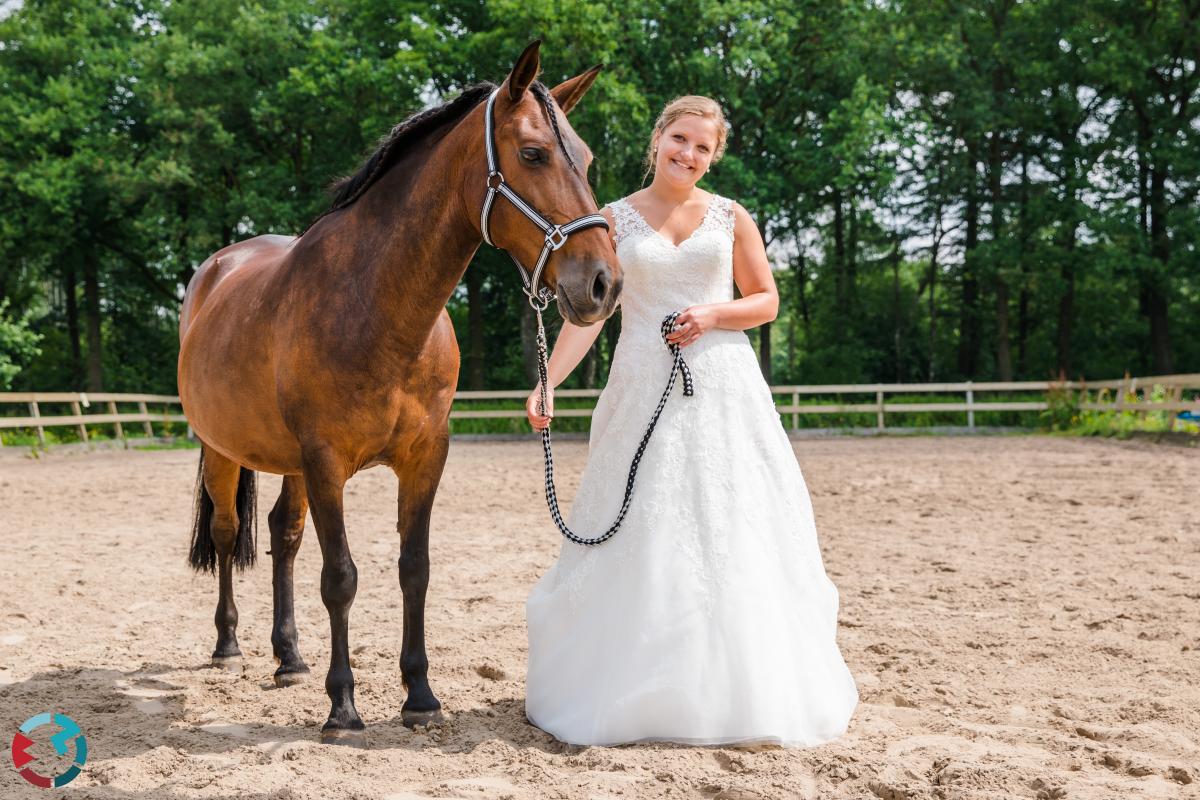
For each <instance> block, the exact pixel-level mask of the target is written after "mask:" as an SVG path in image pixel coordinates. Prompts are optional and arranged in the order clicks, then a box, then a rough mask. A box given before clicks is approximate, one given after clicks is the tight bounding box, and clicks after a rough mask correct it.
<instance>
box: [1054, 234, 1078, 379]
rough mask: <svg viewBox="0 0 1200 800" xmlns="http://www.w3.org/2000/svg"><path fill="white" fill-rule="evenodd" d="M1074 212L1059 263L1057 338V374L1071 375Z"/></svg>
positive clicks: (1073, 294) (1073, 300)
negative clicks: (1059, 294)
mask: <svg viewBox="0 0 1200 800" xmlns="http://www.w3.org/2000/svg"><path fill="white" fill-rule="evenodd" d="M1074 217H1075V214H1074V212H1073V211H1072V213H1071V214H1070V219H1069V221H1068V224H1067V227H1066V229H1065V230H1064V231H1063V244H1062V250H1063V254H1062V258H1061V259H1060V261H1059V264H1060V266H1059V280H1060V281H1062V286H1063V289H1062V295H1061V296H1060V297H1059V298H1058V332H1057V336H1056V337H1055V351H1056V354H1055V356H1056V357H1055V374H1057V375H1061V376H1070V374H1071V330H1072V327H1073V324H1074V321H1075V242H1076V239H1077V231H1078V226H1077V225H1076V223H1075V219H1074Z"/></svg>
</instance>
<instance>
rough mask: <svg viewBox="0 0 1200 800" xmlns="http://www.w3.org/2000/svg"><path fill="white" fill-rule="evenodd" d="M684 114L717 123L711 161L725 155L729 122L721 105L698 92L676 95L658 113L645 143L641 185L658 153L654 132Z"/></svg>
mask: <svg viewBox="0 0 1200 800" xmlns="http://www.w3.org/2000/svg"><path fill="white" fill-rule="evenodd" d="M684 114H695V115H696V116H698V117H703V118H704V119H711V120H712V121H713V122H715V123H717V149H716V150H715V151H714V152H713V157H712V163H713V164H715V163H717V162H718V161H720V160H721V156H723V155H725V144H726V139H727V138H728V135H729V131H728V128H729V123H728V122H726V121H725V112H723V111H722V110H721V105H720V104H719V103H718V102H717V101H716V100H713V99H712V98H711V97H705V96H704V95H699V94H685V95H683V96H682V97H676V98H675V99H674V100H672V101H671V102H669V103H667V105H666V106H665V107H664V108H663V110H662V113H660V114H659V115H658V120H657V121H656V122H655V123H654V131H653V133H651V134H650V143H649V144H648V145H646V157H645V159H644V164H645V167H646V173H645V174H644V175H642V184H643V185H645V183H646V178H647V177H649V175H650V173H651V172H652V171H653V170H654V159H655V156H657V155H658V151H657V148H656V147H655V146H654V136H655V134H661V133H662V132H663V131H664V130H666V129H667V127H668V126H669V125H670V124H671V123H672V122H674V121H675V120H677V119H679V118H680V117H682V116H683V115H684Z"/></svg>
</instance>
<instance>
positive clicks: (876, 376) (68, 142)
mask: <svg viewBox="0 0 1200 800" xmlns="http://www.w3.org/2000/svg"><path fill="white" fill-rule="evenodd" d="M1198 30H1200V10H1197V9H1196V8H1195V6H1194V4H1185V3H1155V4H1149V5H1147V4H1145V3H1143V2H1140V0H1046V2H1040V3H1012V2H994V0H965V1H964V2H949V0H932V1H931V2H911V0H910V1H908V2H905V1H898V2H891V3H870V2H862V1H861V0H787V2H784V0H736V1H735V2H728V1H727V0H724V1H723V0H666V2H662V1H659V2H648V1H647V0H628V1H627V2H623V3H621V4H619V5H617V4H614V3H611V2H607V0H578V2H572V3H568V4H563V3H557V2H551V0H527V1H524V2H516V0H492V1H491V2H486V3H480V2H477V1H476V0H470V1H468V0H439V1H437V2H432V3H425V2H421V3H417V2H412V1H411V0H390V1H389V2H386V3H385V2H383V1H382V0H355V2H349V1H348V0H263V2H259V3H254V4H244V3H239V2H236V1H235V0H196V2H188V3H178V2H167V0H42V1H41V2H26V3H24V4H20V5H19V6H17V7H15V8H13V9H12V10H11V11H10V13H9V14H8V16H7V17H5V18H3V19H0V87H2V88H3V91H0V128H2V129H3V130H4V132H5V135H4V136H3V137H0V302H7V307H8V309H9V311H8V312H7V313H8V318H9V319H10V320H11V321H10V322H9V323H8V324H9V325H16V326H17V327H18V328H19V329H20V330H22V331H28V332H30V335H32V336H34V337H36V342H34V343H35V344H36V345H37V347H38V348H39V349H40V354H37V355H36V357H34V356H35V354H34V353H33V352H32V351H30V350H27V349H26V350H22V351H20V354H19V355H18V351H17V350H16V349H15V346H12V347H13V348H14V349H12V350H11V351H10V350H8V349H5V350H4V351H0V358H4V357H6V356H4V355H3V353H10V355H8V356H7V358H8V362H7V363H8V364H9V365H10V366H8V367H7V368H4V369H3V371H0V380H2V381H3V382H4V383H5V384H8V383H11V385H12V386H13V387H14V388H17V389H37V390H42V391H51V390H80V389H87V390H99V389H101V388H103V389H106V390H110V391H139V392H147V391H149V392H164V393H173V392H174V390H175V386H174V382H175V369H174V363H175V359H176V353H177V333H176V329H177V319H178V305H179V300H180V298H181V296H182V292H183V289H184V287H185V286H186V284H187V282H188V280H189V279H190V277H191V275H192V274H193V272H194V270H195V269H196V267H197V266H199V264H200V263H201V262H202V261H203V260H204V259H205V258H207V257H208V256H209V255H211V254H212V253H213V252H214V251H216V250H218V249H219V248H221V247H223V246H225V245H227V244H230V243H232V242H235V241H238V240H240V239H244V238H247V237H250V236H254V235H257V234H261V233H266V232H271V233H281V234H295V233H297V232H299V231H300V230H302V229H303V228H304V226H305V225H306V223H307V222H308V221H309V220H310V219H311V218H312V217H313V216H314V215H315V214H317V213H319V211H320V210H321V209H322V208H323V207H324V206H325V204H326V202H327V196H326V194H325V187H326V186H327V185H328V183H329V182H330V181H331V180H332V179H333V178H335V177H337V176H338V175H342V174H345V173H347V172H348V171H350V170H352V169H353V168H354V167H355V166H356V165H357V164H358V163H359V162H360V161H361V160H362V158H363V157H364V156H365V155H366V154H367V153H368V152H369V151H370V150H371V148H372V146H373V144H374V143H375V142H376V141H377V140H378V139H379V137H381V136H383V135H385V134H386V133H387V132H388V131H389V129H390V128H391V126H392V125H393V124H395V123H396V122H398V121H399V120H401V119H403V118H404V117H406V116H407V115H408V114H410V113H412V112H415V111H417V110H419V109H420V108H422V107H423V106H425V105H427V104H429V103H433V102H438V101H439V100H441V99H448V98H449V97H451V96H452V95H454V94H455V93H456V92H457V91H458V90H460V89H461V88H462V87H463V86H465V85H467V84H469V83H472V82H475V81H478V80H493V81H499V80H501V79H502V78H503V77H504V75H505V74H506V72H507V70H508V69H509V68H510V67H511V65H512V62H513V60H514V59H515V57H516V55H517V54H518V53H519V52H520V51H521V49H522V48H523V47H524V46H525V45H526V44H527V43H528V42H529V41H530V40H531V39H533V38H535V37H539V38H541V39H542V40H543V43H544V44H543V48H542V53H543V61H542V63H543V69H544V72H543V74H542V76H541V78H542V80H543V82H545V83H547V84H548V85H554V84H556V83H557V82H559V81H561V80H564V79H566V78H568V77H571V76H573V75H575V74H578V73H579V72H581V71H583V70H584V69H586V68H588V67H590V66H592V65H593V64H596V63H603V64H605V69H604V71H603V72H602V73H601V75H600V77H599V79H598V80H597V81H596V84H595V85H594V87H593V88H592V90H591V91H590V92H589V94H588V96H587V97H586V98H585V99H584V101H583V102H582V103H581V104H580V106H579V107H578V108H577V109H576V110H575V111H573V112H572V114H571V120H570V121H571V124H572V126H573V127H575V129H576V130H577V131H578V133H579V134H580V135H581V136H582V137H583V138H584V139H585V140H586V141H587V142H588V143H589V145H590V147H591V149H592V151H593V152H594V154H595V156H596V158H595V161H594V163H593V165H592V168H591V170H590V173H589V176H588V178H589V181H590V183H591V184H592V186H593V187H594V190H595V194H596V197H597V198H598V200H599V201H600V202H601V203H605V202H608V201H610V200H611V199H614V198H616V197H620V196H623V195H626V194H629V193H631V192H633V191H635V190H636V189H637V188H638V187H639V186H640V185H641V184H642V181H643V168H642V164H641V159H642V154H643V152H644V150H645V146H646V143H647V140H648V138H649V135H650V130H651V126H652V124H653V122H654V119H655V117H656V115H657V113H658V111H659V109H660V108H661V107H662V106H663V104H664V103H666V102H667V101H669V100H670V99H672V98H673V97H675V96H678V95H680V94H687V93H695V94H707V95H710V96H712V97H714V98H716V99H717V100H718V101H719V102H720V103H721V105H722V107H723V108H724V109H725V110H726V112H727V115H728V118H729V122H730V140H729V148H728V152H727V154H726V156H725V158H724V160H723V161H722V162H721V163H720V164H718V165H716V167H715V168H714V169H713V170H712V172H711V173H710V174H709V176H708V177H707V178H706V179H705V181H704V182H703V188H705V189H708V190H713V191H717V192H720V193H722V194H725V195H727V196H730V197H733V198H734V199H736V200H738V201H739V202H740V203H741V204H742V205H743V206H744V207H745V208H746V209H747V210H748V211H749V212H750V213H751V214H752V215H753V216H754V218H755V220H756V221H757V222H758V224H759V227H760V230H761V231H762V233H763V236H764V239H765V241H766V242H767V245H768V252H769V255H770V257H771V261H772V264H773V266H774V269H775V272H774V275H775V281H776V284H777V287H778V290H779V293H780V298H781V304H780V314H779V317H778V318H777V319H776V320H775V321H774V322H773V323H771V324H770V326H769V328H768V329H767V330H766V332H765V334H763V335H762V336H761V339H760V336H759V332H758V331H751V332H750V333H751V334H752V341H755V345H756V347H759V348H761V347H762V345H763V342H764V341H765V342H767V343H769V344H770V346H771V357H770V359H769V361H770V375H769V379H770V380H771V382H773V383H789V382H795V383H826V382H837V383H843V382H865V383H874V382H880V381H883V382H917V381H941V380H966V379H974V380H979V379H987V378H997V379H1032V380H1040V379H1046V378H1047V377H1048V376H1057V375H1059V374H1065V375H1068V376H1081V375H1087V376H1089V377H1105V378H1106V377H1112V376H1114V375H1120V374H1123V373H1124V372H1126V371H1129V372H1131V373H1135V374H1138V373H1141V374H1149V373H1159V374H1162V373H1165V372H1170V371H1177V372H1186V371H1196V370H1197V369H1200V366H1198V365H1200V266H1198V262H1197V259H1196V252H1197V245H1198V243H1200V203H1197V202H1196V200H1197V196H1198V192H1200V155H1198V154H1200V141H1198V139H1200V119H1198V118H1197V113H1198V111H1197V110H1198V109H1200V96H1197V95H1198V94H1200V70H1198V69H1197V67H1196V64H1195V63H1194V59H1193V60H1191V61H1189V60H1187V59H1181V58H1180V57H1179V53H1191V52H1194V50H1195V47H1196V42H1197V40H1198V39H1200V34H1198V33H1197V31H1198ZM466 283H467V284H469V286H468V285H464V286H463V287H460V290H459V291H458V292H457V293H456V294H455V295H454V297H452V298H451V300H450V302H449V304H448V307H449V311H450V314H451V318H452V319H453V321H454V325H455V328H456V331H457V333H458V338H459V342H460V344H461V346H462V349H463V357H464V371H463V378H462V381H463V386H464V388H467V386H470V387H471V388H521V387H527V386H529V385H530V384H531V383H532V379H531V376H532V364H531V360H530V359H531V353H532V348H531V347H530V341H531V336H532V333H531V327H530V324H529V309H528V307H527V305H526V304H525V303H524V300H523V298H522V295H521V293H520V291H519V285H518V278H517V276H516V274H515V270H514V268H513V267H512V265H511V263H510V262H509V261H508V258H507V257H506V256H504V254H502V253H498V252H496V251H494V250H492V249H491V248H487V247H484V248H482V249H481V250H480V251H479V254H478V255H477V256H476V258H475V260H474V261H473V263H472V265H471V267H470V268H469V270H468V278H467V282H466ZM469 296H470V297H474V298H475V303H476V304H477V305H476V306H475V308H474V311H475V313H474V314H472V313H471V311H472V309H471V308H470V304H469V301H468V297H469ZM479 320H481V321H479ZM547 320H548V324H549V326H550V330H549V334H550V337H551V340H552V341H553V337H554V335H555V333H556V331H557V328H558V325H559V324H560V322H559V321H558V320H557V315H556V314H553V313H552V314H550V315H548V317H547ZM607 325H608V327H609V329H608V330H607V331H605V335H602V336H601V337H600V338H599V339H598V340H597V341H598V343H597V346H596V348H595V350H594V352H593V354H592V357H591V359H590V360H589V362H588V364H589V365H590V366H588V367H583V368H580V369H578V370H576V372H575V373H574V374H573V375H572V376H571V377H570V378H569V379H568V381H567V383H566V386H568V387H574V386H583V385H590V386H598V385H602V384H603V382H604V378H605V374H606V371H607V368H608V365H609V364H610V363H611V359H612V356H613V348H614V346H615V343H616V340H617V336H616V333H617V328H618V327H619V325H620V318H619V316H618V317H614V318H613V319H612V320H610V321H609V322H608V323H607ZM10 336H11V334H10ZM22 341H26V342H29V341H33V340H30V339H28V338H27V339H22ZM0 344H4V343H3V342H0ZM30 346H32V345H30ZM6 347H7V346H6ZM18 363H19V364H20V365H22V367H23V368H22V369H21V371H20V372H19V373H18V372H15V371H14V369H13V365H16V364H18ZM1060 400H1061V401H1062V402H1060ZM1071 409H1072V406H1071V404H1070V402H1069V401H1068V400H1067V399H1065V398H1056V399H1055V400H1054V401H1053V403H1052V408H1051V410H1050V411H1049V412H1048V413H1047V415H1045V416H1044V417H1043V419H1042V424H1043V425H1046V426H1047V427H1049V428H1050V429H1056V430H1057V429H1062V428H1063V427H1064V426H1065V427H1070V426H1071V425H1073V424H1075V423H1071V422H1070V419H1071V417H1072V416H1074V414H1073V413H1072V411H1071ZM867 424H870V422H868V423H867ZM898 424H901V423H898Z"/></svg>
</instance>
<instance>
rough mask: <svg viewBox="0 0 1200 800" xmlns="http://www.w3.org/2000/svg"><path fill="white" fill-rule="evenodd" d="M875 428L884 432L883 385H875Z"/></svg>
mask: <svg viewBox="0 0 1200 800" xmlns="http://www.w3.org/2000/svg"><path fill="white" fill-rule="evenodd" d="M875 406H876V408H875V428H876V430H883V385H882V384H876V385H875Z"/></svg>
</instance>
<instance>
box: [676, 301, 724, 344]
mask: <svg viewBox="0 0 1200 800" xmlns="http://www.w3.org/2000/svg"><path fill="white" fill-rule="evenodd" d="M675 324H676V325H677V326H679V327H678V328H676V329H675V330H673V331H671V332H670V333H668V334H667V341H668V342H670V343H671V344H677V345H679V346H680V347H687V346H688V345H689V344H691V343H692V342H694V341H696V340H697V339H699V338H700V337H701V336H702V335H704V334H705V333H708V332H709V331H710V330H712V329H713V328H715V327H716V326H717V310H716V309H715V308H713V307H712V306H689V307H688V308H687V309H686V310H685V311H684V312H683V313H682V314H680V315H679V316H678V317H676V318H675Z"/></svg>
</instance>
